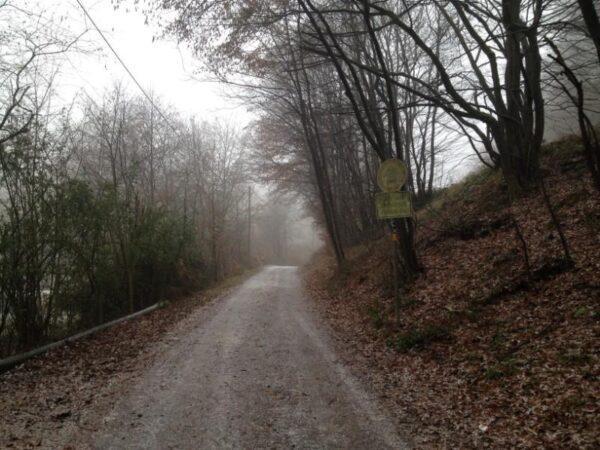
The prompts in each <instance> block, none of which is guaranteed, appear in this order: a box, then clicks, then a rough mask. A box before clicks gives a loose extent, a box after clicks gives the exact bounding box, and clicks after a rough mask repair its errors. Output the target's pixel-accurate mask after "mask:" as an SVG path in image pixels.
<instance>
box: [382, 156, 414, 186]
mask: <svg viewBox="0 0 600 450" xmlns="http://www.w3.org/2000/svg"><path fill="white" fill-rule="evenodd" d="M407 175H408V170H407V169H406V164H404V163H403V162H402V161H400V160H399V159H388V160H387V161H384V162H383V163H382V164H381V165H380V166H379V170H378V171H377V184H378V185H379V187H380V188H381V190H382V191H383V192H400V191H401V190H402V186H404V183H406V177H407Z"/></svg>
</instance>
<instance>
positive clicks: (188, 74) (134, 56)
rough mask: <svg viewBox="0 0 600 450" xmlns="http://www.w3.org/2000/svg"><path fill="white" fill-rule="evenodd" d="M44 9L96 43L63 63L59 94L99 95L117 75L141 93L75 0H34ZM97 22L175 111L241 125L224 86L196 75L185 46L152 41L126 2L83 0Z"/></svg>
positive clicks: (239, 110)
mask: <svg viewBox="0 0 600 450" xmlns="http://www.w3.org/2000/svg"><path fill="white" fill-rule="evenodd" d="M17 1H18V0H17ZM33 1H34V3H36V2H37V5H39V6H38V7H39V8H43V10H44V13H45V14H48V15H53V16H54V17H55V18H61V17H64V20H63V21H62V22H60V23H61V24H65V25H64V26H65V27H67V26H68V27H69V28H70V29H72V30H73V31H76V30H81V29H84V28H85V27H86V24H87V26H88V27H89V28H90V31H89V32H88V33H87V35H86V47H88V48H98V49H99V51H94V52H90V53H89V54H85V55H84V54H80V53H76V54H71V55H70V56H69V57H68V62H66V63H65V64H63V66H62V67H61V74H60V77H59V80H58V82H57V85H58V86H59V88H58V91H59V95H60V96H61V97H62V98H63V99H64V100H67V101H68V100H70V99H71V98H72V97H73V96H74V95H76V94H77V93H78V92H80V91H82V90H84V91H85V92H86V93H87V94H89V95H90V96H92V97H94V98H95V99H97V98H99V97H100V96H101V95H102V92H103V91H104V90H105V89H106V88H107V87H110V86H111V85H112V84H113V83H114V82H115V81H116V80H121V81H124V82H125V83H126V84H127V86H128V87H129V91H130V92H136V93H139V90H138V88H137V87H136V86H135V84H134V83H133V82H132V81H131V79H130V77H129V76H128V75H127V73H126V72H125V70H124V69H123V67H122V66H121V64H120V63H119V62H118V60H117V59H116V58H115V56H114V55H113V54H112V53H111V51H110V49H109V48H108V47H107V45H106V44H105V43H104V42H103V40H102V38H101V37H100V35H99V34H98V33H97V32H96V31H95V30H94V29H93V27H92V25H91V23H89V21H88V20H87V19H86V17H85V15H84V13H83V11H82V10H81V8H80V7H79V5H78V4H77V2H76V1H75V0H33ZM81 2H82V3H83V4H84V6H85V7H86V9H87V10H88V12H89V13H90V15H91V16H92V17H93V19H94V20H95V22H96V23H97V25H98V26H99V27H100V29H101V30H102V31H103V32H104V34H105V36H106V37H107V38H108V40H109V41H110V42H111V44H112V46H113V47H114V48H115V49H116V51H117V53H119V55H120V56H121V58H122V59H123V60H124V62H125V63H126V64H127V66H128V67H129V69H130V70H131V71H132V72H133V74H134V75H135V77H136V78H137V79H138V81H139V82H140V83H141V84H142V86H143V87H144V88H145V89H146V90H148V91H153V92H154V93H155V94H156V95H158V96H159V97H161V99H162V100H163V101H164V102H167V103H169V104H172V105H173V106H174V107H175V108H176V109H177V110H179V111H180V112H182V113H185V114H188V115H195V116H197V117H199V118H203V119H211V118H213V117H220V118H225V119H227V120H231V121H233V122H239V123H240V124H241V125H244V124H246V123H247V122H248V120H250V115H249V114H248V113H247V112H246V111H245V109H244V108H243V107H240V105H236V104H235V102H232V100H231V99H230V98H228V97H227V96H226V95H225V94H226V92H227V88H226V87H224V86H222V85H220V84H218V83H214V82H211V81H209V80H208V78H209V77H208V75H206V74H204V75H203V74H195V73H194V70H195V68H197V67H198V62H197V61H195V60H194V57H193V56H192V55H191V53H190V52H189V51H188V50H187V49H186V48H185V46H178V45H177V43H175V42H173V41H165V40H158V39H157V40H154V41H153V37H154V36H156V35H157V34H158V32H157V30H156V29H155V28H152V27H150V26H148V25H145V23H144V21H145V18H144V16H143V15H142V14H141V13H139V12H136V11H134V10H132V8H128V7H127V6H128V5H130V3H131V2H130V3H129V4H128V3H127V2H125V4H124V5H123V6H122V7H121V8H119V9H117V10H115V9H114V7H113V6H112V5H111V1H110V0H81Z"/></svg>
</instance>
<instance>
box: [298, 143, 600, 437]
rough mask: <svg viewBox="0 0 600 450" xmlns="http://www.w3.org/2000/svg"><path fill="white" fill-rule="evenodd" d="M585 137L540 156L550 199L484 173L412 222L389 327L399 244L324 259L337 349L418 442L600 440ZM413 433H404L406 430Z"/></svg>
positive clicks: (315, 280) (595, 263) (315, 282)
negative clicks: (409, 273) (408, 261)
mask: <svg viewBox="0 0 600 450" xmlns="http://www.w3.org/2000/svg"><path fill="white" fill-rule="evenodd" d="M579 146H580V143H579V140H578V139H577V138H574V137H568V138H564V139H562V140H560V141H557V142H554V143H552V144H549V145H546V146H545V147H544V148H543V159H542V160H543V166H544V172H545V183H544V184H545V186H546V193H547V195H548V198H549V200H550V203H551V205H552V209H553V214H554V215H555V217H556V218H557V219H558V221H559V222H560V229H561V231H562V233H563V234H564V238H565V243H566V245H567V248H568V252H569V255H570V257H571V258H572V263H570V262H568V260H567V258H566V257H565V250H564V248H563V247H562V245H561V237H560V236H559V234H558V232H557V229H556V227H555V226H554V225H553V223H552V218H551V215H550V212H549V210H548V207H547V205H546V203H545V201H544V199H543V194H542V193H538V194H532V195H530V196H527V197H525V198H521V199H517V200H514V201H513V202H512V203H511V202H510V199H509V197H508V193H507V190H506V187H505V184H504V183H503V182H502V180H501V178H500V177H499V174H498V173H495V172H491V171H489V170H482V171H479V172H477V173H474V174H473V175H471V176H469V177H468V178H467V179H466V180H464V181H463V182H461V183H459V184H455V185H453V186H450V187H449V188H447V189H445V190H443V191H441V192H439V193H437V195H436V196H435V198H434V199H433V200H432V201H431V202H430V203H429V204H428V205H427V206H425V207H423V208H422V209H420V210H419V211H418V213H417V217H418V223H419V234H418V236H417V248H418V251H419V252H420V254H421V255H422V264H423V266H424V270H423V272H422V273H421V275H420V276H419V278H418V279H417V280H416V282H415V283H413V284H412V285H410V286H409V287H408V289H406V290H404V291H403V293H402V296H401V323H400V325H399V326H398V327H397V326H396V323H395V320H394V314H393V312H394V306H393V301H394V299H393V295H392V292H393V291H392V287H391V285H390V284H391V279H392V277H391V276H390V272H391V267H390V266H391V263H390V261H391V258H390V252H391V242H390V240H389V239H390V238H389V236H386V237H384V238H382V239H380V240H378V241H376V242H373V243H371V244H365V245H361V246H357V247H354V248H352V250H351V251H350V252H348V255H347V256H348V262H347V264H346V266H345V267H344V268H343V269H342V270H341V271H338V270H337V269H336V266H335V264H334V259H333V258H332V257H329V256H327V255H323V254H322V255H321V256H320V257H319V258H318V260H317V261H316V264H315V267H314V268H313V269H312V270H310V271H308V272H307V274H306V276H307V277H308V279H309V282H308V283H307V285H308V286H311V292H312V293H313V296H314V297H315V298H316V299H317V301H318V305H319V307H321V308H322V309H324V310H325V312H326V317H327V318H328V320H329V322H330V323H331V325H332V326H333V328H334V330H335V331H336V334H337V336H338V343H339V346H340V348H341V350H342V351H343V353H345V354H346V355H347V356H348V360H349V361H354V366H355V368H356V370H357V372H359V373H360V374H361V375H362V376H364V377H366V378H368V381H369V383H372V384H373V385H374V386H375V387H376V389H377V390H378V392H379V393H380V395H381V396H382V397H383V398H385V399H387V401H388V402H389V403H390V404H391V409H392V410H394V411H396V412H397V413H398V415H399V416H402V418H403V419H402V420H403V421H404V420H407V418H412V419H411V423H410V424H409V425H410V427H412V429H413V433H414V434H415V435H416V436H418V438H419V439H421V441H420V442H421V443H420V445H421V446H425V447H427V448H429V447H436V448H438V447H443V448H465V447H477V448H482V447H487V446H489V447H493V448H509V447H531V448H534V447H535V448H594V447H595V446H597V445H598V441H597V438H598V435H597V429H596V425H597V417H598V416H597V412H598V411H597V409H596V408H597V405H598V390H597V384H596V382H597V381H596V380H597V377H598V374H599V369H600V365H599V360H598V354H599V349H598V332H599V331H600V329H599V326H598V318H599V310H598V304H599V303H598V300H599V299H600V285H599V284H598V275H597V274H598V270H599V268H600V255H599V254H598V252H597V248H598V240H599V239H600V203H599V202H598V196H597V195H596V192H594V190H593V187H592V186H591V183H589V178H588V177H586V176H584V171H585V165H584V162H583V161H582V159H581V156H580V149H579ZM410 427H409V428H410Z"/></svg>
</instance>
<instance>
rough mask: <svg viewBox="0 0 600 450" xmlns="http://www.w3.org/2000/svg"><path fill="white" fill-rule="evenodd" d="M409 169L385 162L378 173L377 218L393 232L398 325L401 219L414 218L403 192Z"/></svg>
mask: <svg viewBox="0 0 600 450" xmlns="http://www.w3.org/2000/svg"><path fill="white" fill-rule="evenodd" d="M407 177H408V169H407V167H406V164H404V162H403V161H400V160H399V159H388V160H387V161H384V162H383V163H382V164H381V166H379V170H378V171H377V184H378V185H379V187H380V189H381V190H382V191H383V192H379V193H377V194H375V208H376V210H377V218H378V219H380V220H387V221H389V225H390V229H391V231H392V241H393V255H392V270H393V271H394V312H395V315H396V324H399V323H400V286H399V284H400V280H399V274H398V258H399V256H400V255H399V253H400V251H399V240H400V236H399V230H398V228H399V227H400V223H399V219H408V218H410V217H412V215H413V210H412V203H411V197H410V192H408V191H405V190H404V191H403V190H402V189H403V188H404V185H405V184H406V179H407Z"/></svg>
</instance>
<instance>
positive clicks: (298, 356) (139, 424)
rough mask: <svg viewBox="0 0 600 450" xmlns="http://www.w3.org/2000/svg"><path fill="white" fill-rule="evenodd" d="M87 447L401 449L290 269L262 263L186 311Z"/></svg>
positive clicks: (382, 413)
mask: <svg viewBox="0 0 600 450" xmlns="http://www.w3.org/2000/svg"><path fill="white" fill-rule="evenodd" d="M189 320H191V321H193V326H192V327H186V328H185V330H184V331H181V332H180V333H179V334H176V335H174V336H171V337H170V338H169V345H168V346H167V345H165V350H164V352H163V353H164V355H161V357H160V358H158V362H157V363H155V365H154V366H153V367H151V368H150V369H148V371H147V373H145V374H144V375H143V376H142V378H141V382H140V383H138V384H137V385H136V387H135V388H134V389H132V390H130V391H129V392H126V393H125V394H124V395H123V397H122V398H121V399H120V400H119V401H118V402H117V403H116V405H115V407H114V408H113V409H112V411H111V412H110V413H109V414H108V415H107V416H106V417H105V418H104V420H103V421H102V424H101V425H100V428H99V430H98V431H97V432H95V433H94V434H92V435H91V436H89V437H88V438H86V439H87V440H88V442H86V444H87V446H90V447H92V448H101V449H105V448H119V449H120V448H140V449H142V448H143V449H170V448H178V449H212V448H248V449H250V448H252V449H255V448H260V449H263V448H269V449H271V448H277V449H280V448H285V449H287V448H305V449H321V448H336V449H337V448H341V449H363V448H364V449H366V448H368V449H384V448H395V449H400V448H408V444H407V443H406V442H405V441H404V440H403V439H402V438H401V437H400V436H399V435H398V434H397V433H396V430H395V428H394V425H393V423H392V420H391V419H390V418H389V417H388V415H387V414H386V413H385V411H384V410H383V409H382V407H381V406H380V405H378V404H377V401H376V400H375V399H374V398H373V397H372V396H371V395H370V394H369V393H368V391H367V390H366V389H365V388H364V387H363V386H361V385H360V383H359V382H358V381H357V380H356V379H355V378H354V377H353V376H351V375H350V373H349V371H348V369H347V368H345V367H344V366H343V364H342V363H341V362H340V361H338V359H337V358H336V355H335V352H334V350H333V347H332V345H331V342H330V340H329V338H328V336H327V332H326V330H325V328H324V326H323V325H322V323H321V321H320V320H319V318H318V316H317V315H316V313H315V312H313V310H312V309H311V307H310V302H309V300H308V299H307V298H306V297H305V295H304V293H303V290H302V286H301V279H300V275H299V272H298V269H297V268H295V267H275V266H270V267H266V268H264V269H263V270H262V271H261V272H260V273H258V274H257V275H255V276H254V277H252V278H250V279H249V280H248V281H246V282H245V283H244V284H242V285H241V286H240V287H239V288H237V289H236V290H235V291H234V292H233V293H231V294H230V295H228V296H227V297H226V298H224V299H221V300H219V301H216V302H214V303H212V304H211V305H210V306H208V307H207V308H201V309H199V310H198V311H197V312H195V313H194V314H193V316H191V317H190V318H189Z"/></svg>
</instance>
